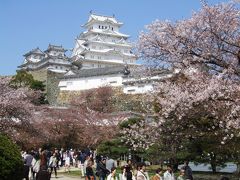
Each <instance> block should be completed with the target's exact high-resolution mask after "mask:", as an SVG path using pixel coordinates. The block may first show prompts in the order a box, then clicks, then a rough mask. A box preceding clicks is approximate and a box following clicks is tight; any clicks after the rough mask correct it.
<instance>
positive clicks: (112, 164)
mask: <svg viewBox="0 0 240 180" xmlns="http://www.w3.org/2000/svg"><path fill="white" fill-rule="evenodd" d="M113 167H117V165H116V163H115V161H114V160H113V159H112V158H107V160H106V168H107V169H108V170H109V171H111V169H112V168H113Z"/></svg>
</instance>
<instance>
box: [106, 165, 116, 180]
mask: <svg viewBox="0 0 240 180" xmlns="http://www.w3.org/2000/svg"><path fill="white" fill-rule="evenodd" d="M107 180H117V176H116V168H115V167H112V169H111V173H110V174H109V175H108V176H107Z"/></svg>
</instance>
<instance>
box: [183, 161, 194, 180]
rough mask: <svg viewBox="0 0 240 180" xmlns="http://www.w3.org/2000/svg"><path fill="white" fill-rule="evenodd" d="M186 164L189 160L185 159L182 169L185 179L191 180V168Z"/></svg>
mask: <svg viewBox="0 0 240 180" xmlns="http://www.w3.org/2000/svg"><path fill="white" fill-rule="evenodd" d="M188 164H189V162H188V161H185V163H184V166H183V168H182V169H184V172H185V178H186V180H193V176H192V169H191V168H190V167H189V165H188Z"/></svg>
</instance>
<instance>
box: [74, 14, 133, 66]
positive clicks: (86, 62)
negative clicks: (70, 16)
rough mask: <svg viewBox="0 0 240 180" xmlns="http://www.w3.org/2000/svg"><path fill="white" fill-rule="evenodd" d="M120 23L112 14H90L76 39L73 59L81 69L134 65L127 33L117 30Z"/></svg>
mask: <svg viewBox="0 0 240 180" xmlns="http://www.w3.org/2000/svg"><path fill="white" fill-rule="evenodd" d="M122 25H123V23H121V22H119V21H117V19H116V18H115V17H114V16H112V17H111V16H101V15H96V14H91V15H90V17H89V19H88V21H87V23H86V24H84V25H83V26H82V27H83V28H85V29H86V31H84V32H83V33H81V34H80V35H79V36H78V37H77V39H76V44H75V47H74V49H73V53H72V59H73V61H79V62H80V63H81V64H82V69H92V68H103V67H112V66H119V65H124V64H128V65H130V66H131V65H136V59H137V57H136V56H135V55H134V54H133V53H132V51H131V49H132V45H131V44H130V43H129V42H127V40H128V38H129V35H126V34H123V33H121V32H119V30H120V27H121V26H122Z"/></svg>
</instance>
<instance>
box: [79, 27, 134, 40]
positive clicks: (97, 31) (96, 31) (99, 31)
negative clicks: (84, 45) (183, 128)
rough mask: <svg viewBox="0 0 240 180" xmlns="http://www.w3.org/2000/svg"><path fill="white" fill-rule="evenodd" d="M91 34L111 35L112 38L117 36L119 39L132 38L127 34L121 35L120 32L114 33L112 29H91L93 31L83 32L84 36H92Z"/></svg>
mask: <svg viewBox="0 0 240 180" xmlns="http://www.w3.org/2000/svg"><path fill="white" fill-rule="evenodd" d="M91 33H93V34H104V35H111V36H117V37H122V38H128V37H130V36H129V35H127V34H123V33H120V32H118V31H112V30H110V29H91V30H88V31H85V32H83V33H82V35H87V34H91ZM80 36H81V35H80Z"/></svg>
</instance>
